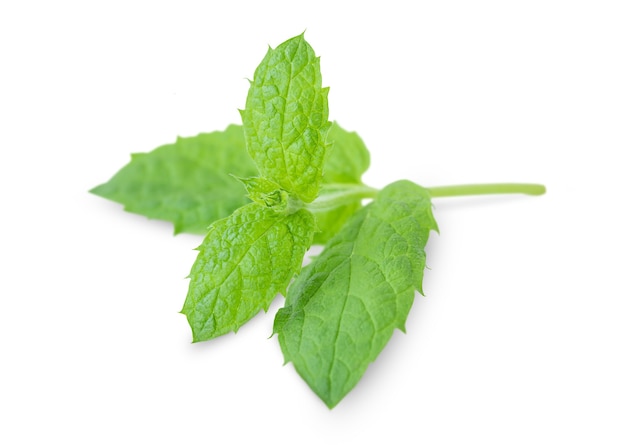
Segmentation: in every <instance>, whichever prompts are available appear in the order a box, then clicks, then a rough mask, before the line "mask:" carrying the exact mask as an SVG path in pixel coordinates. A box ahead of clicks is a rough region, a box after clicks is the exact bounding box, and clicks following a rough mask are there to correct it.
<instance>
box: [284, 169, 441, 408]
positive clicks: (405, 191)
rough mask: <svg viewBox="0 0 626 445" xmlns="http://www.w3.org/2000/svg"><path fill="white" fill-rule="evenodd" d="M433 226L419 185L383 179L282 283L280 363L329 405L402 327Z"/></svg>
mask: <svg viewBox="0 0 626 445" xmlns="http://www.w3.org/2000/svg"><path fill="white" fill-rule="evenodd" d="M436 228H437V227H436V223H435V220H434V218H433V216H432V212H431V202H430V196H429V194H428V192H427V191H426V190H425V189H423V188H422V187H420V186H418V185H416V184H413V183H411V182H409V181H399V182H395V183H393V184H390V185H389V186H387V187H385V188H384V189H383V190H381V192H380V193H379V195H378V196H377V198H376V200H375V201H374V202H373V203H371V204H369V205H367V206H365V207H364V208H362V209H361V210H359V211H358V212H357V213H356V214H355V215H354V216H353V217H352V218H351V219H350V220H349V221H348V223H347V224H346V225H345V226H344V227H343V228H342V230H340V231H339V233H337V235H336V236H335V237H334V238H332V239H331V240H330V241H329V243H328V245H327V247H326V248H325V249H324V251H323V252H322V253H321V254H320V256H319V257H317V258H316V259H315V260H314V261H313V262H312V263H311V264H310V265H309V266H307V267H306V268H304V269H303V272H302V273H301V274H300V275H299V276H298V277H297V278H296V280H295V281H294V282H293V284H292V285H291V287H290V288H289V291H288V293H287V299H286V302H285V307H284V308H283V309H280V310H279V311H278V313H277V314H276V319H275V323H274V332H275V333H277V334H278V339H279V342H280V346H281V349H282V351H283V354H284V356H285V360H286V361H287V362H289V361H291V362H293V364H294V366H295V368H296V370H297V371H298V373H299V374H300V375H301V376H302V377H303V378H304V380H305V381H306V382H307V383H308V384H309V386H310V387H311V388H312V389H313V391H314V392H315V393H316V394H317V395H318V396H319V397H320V398H321V399H322V400H323V401H324V402H325V403H326V404H327V405H328V406H329V407H331V408H332V407H333V406H335V405H336V404H337V403H339V401H340V400H341V399H342V398H343V397H344V396H345V395H346V394H347V393H348V392H349V391H350V390H351V389H352V388H353V387H354V386H355V385H356V383H357V382H358V381H359V379H360V378H361V376H362V375H363V373H364V372H365V370H366V368H367V366H368V365H369V363H370V362H372V361H373V360H374V359H375V358H376V357H377V356H378V354H379V353H380V351H381V350H382V349H383V347H384V346H385V344H386V343H387V341H388V340H389V339H390V337H391V335H392V333H393V331H394V329H396V328H398V329H401V330H404V324H405V321H406V318H407V316H408V313H409V309H410V308H411V305H412V303H413V298H414V294H415V290H416V289H417V290H418V291H420V292H421V291H422V276H423V270H424V266H425V253H424V246H425V244H426V241H427V240H428V235H429V232H430V231H431V230H436Z"/></svg>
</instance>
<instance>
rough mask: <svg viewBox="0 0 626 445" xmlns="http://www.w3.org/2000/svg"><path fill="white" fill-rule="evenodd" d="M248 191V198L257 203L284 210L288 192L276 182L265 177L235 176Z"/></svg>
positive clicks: (279, 210) (287, 200)
mask: <svg viewBox="0 0 626 445" xmlns="http://www.w3.org/2000/svg"><path fill="white" fill-rule="evenodd" d="M237 179H239V181H241V183H242V184H243V186H244V187H245V188H246V191H247V192H248V198H250V199H251V200H252V201H254V202H256V203H257V204H261V205H262V206H265V207H268V208H271V209H273V210H275V211H277V212H284V211H285V210H286V209H287V204H288V203H289V194H288V193H287V192H286V191H284V190H282V189H281V188H280V186H279V185H278V184H276V183H275V182H273V181H270V180H268V179H265V178H237Z"/></svg>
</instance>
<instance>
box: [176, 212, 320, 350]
mask: <svg viewBox="0 0 626 445" xmlns="http://www.w3.org/2000/svg"><path fill="white" fill-rule="evenodd" d="M313 228H314V222H313V216H312V215H311V214H310V213H309V212H308V211H307V210H303V209H302V210H299V211H297V212H295V213H292V214H286V213H283V214H280V213H277V212H275V211H274V210H272V209H270V208H267V207H264V206H261V205H259V204H257V203H251V204H248V205H246V206H244V207H241V208H240V209H238V210H236V211H235V212H234V213H233V214H232V215H231V216H229V217H228V218H225V219H221V220H219V221H216V222H215V223H213V225H212V226H211V227H210V228H209V232H208V233H207V236H206V238H205V239H204V241H203V243H202V245H201V246H200V247H199V248H198V250H199V253H198V257H197V259H196V261H195V263H194V265H193V267H192V269H191V274H190V279H191V281H190V283H189V291H188V293H187V299H186V300H185V304H184V306H183V309H182V311H181V312H182V313H183V314H185V315H186V316H187V320H188V321H189V325H190V326H191V329H192V332H193V341H194V342H197V341H203V340H209V339H211V338H214V337H217V336H219V335H222V334H225V333H227V332H230V331H237V330H238V329H239V327H241V326H242V325H243V324H244V323H245V322H247V321H248V320H249V319H250V318H252V317H253V316H254V315H255V314H256V313H257V312H259V311H260V310H261V309H264V310H266V311H267V309H268V307H269V305H270V303H271V302H272V300H273V299H274V297H275V296H276V294H277V293H278V292H282V293H285V289H286V288H287V285H288V284H289V281H290V280H291V278H292V276H293V275H294V274H295V273H297V272H298V271H299V270H300V267H301V266H302V258H303V257H304V254H305V252H306V251H307V250H308V249H309V247H310V246H311V241H312V237H313Z"/></svg>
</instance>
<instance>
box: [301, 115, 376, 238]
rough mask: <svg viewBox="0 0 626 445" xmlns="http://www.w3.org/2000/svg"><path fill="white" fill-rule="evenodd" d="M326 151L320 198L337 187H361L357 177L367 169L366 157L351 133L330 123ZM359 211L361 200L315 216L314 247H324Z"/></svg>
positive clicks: (363, 145)
mask: <svg viewBox="0 0 626 445" xmlns="http://www.w3.org/2000/svg"><path fill="white" fill-rule="evenodd" d="M328 143H329V151H328V155H327V157H326V163H325V164H324V176H323V178H322V181H323V183H322V188H321V190H320V196H321V197H324V196H325V195H328V194H331V193H334V192H335V191H336V189H337V188H338V187H337V186H338V184H359V185H360V184H363V182H362V180H361V176H362V175H363V173H365V172H366V171H367V169H368V168H369V165H370V154H369V151H368V150H367V148H366V147H365V144H364V143H363V140H362V139H361V138H360V137H359V135H358V134H356V133H355V132H349V131H346V130H344V129H343V128H342V127H341V126H339V124H338V123H337V122H333V125H332V127H331V128H330V131H329V132H328ZM360 208H361V200H355V201H353V202H350V203H347V204H346V205H343V206H340V207H337V208H334V209H331V210H327V211H323V212H318V213H316V214H315V220H316V222H317V229H318V231H317V232H316V233H315V237H314V239H313V243H314V244H325V243H326V242H327V241H328V240H329V239H330V238H332V237H333V236H334V235H335V233H337V232H338V231H339V229H341V227H343V225H344V224H345V223H346V221H347V220H348V218H350V216H352V215H353V214H354V212H356V211H357V210H358V209H360Z"/></svg>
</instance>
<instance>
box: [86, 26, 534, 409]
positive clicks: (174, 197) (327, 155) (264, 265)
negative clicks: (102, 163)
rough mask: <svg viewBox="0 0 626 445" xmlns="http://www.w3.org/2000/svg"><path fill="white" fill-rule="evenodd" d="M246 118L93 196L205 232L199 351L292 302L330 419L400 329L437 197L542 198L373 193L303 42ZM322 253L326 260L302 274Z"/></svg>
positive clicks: (309, 374) (136, 159) (398, 185)
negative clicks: (311, 253)
mask: <svg viewBox="0 0 626 445" xmlns="http://www.w3.org/2000/svg"><path fill="white" fill-rule="evenodd" d="M241 118H242V123H243V125H242V126H239V125H231V126H229V127H228V128H226V130H224V131H216V132H212V133H207V134H199V135H198V136H195V137H188V138H178V140H177V141H176V142H175V143H174V144H169V145H164V146H161V147H158V148H156V149H155V150H153V151H152V152H150V153H139V154H134V155H132V158H131V161H130V163H129V164H128V165H126V166H125V167H123V168H122V169H121V170H120V171H119V172H118V173H117V174H115V175H114V176H113V177H112V178H111V179H110V180H109V181H108V182H106V183H104V184H102V185H99V186H97V187H95V188H94V189H92V190H91V192H93V193H95V194H97V195H99V196H102V197H104V198H107V199H111V200H113V201H116V202H120V203H122V204H123V205H124V207H125V209H126V210H128V211H131V212H135V213H139V214H142V215H145V216H147V217H149V218H156V219H162V220H167V221H171V222H173V224H174V231H175V233H181V232H189V233H203V234H205V238H204V241H203V242H202V244H201V245H200V246H199V247H198V248H197V250H198V255H197V258H196V261H195V263H194V264H193V267H192V269H191V273H190V275H189V280H190V281H189V290H188V293H187V297H186V299H185V302H184V305H183V308H182V311H181V312H182V313H183V314H185V315H186V317H187V320H188V322H189V325H190V327H191V330H192V336H193V341H194V342H198V341H205V340H210V339H213V338H215V337H218V336H220V335H223V334H226V333H229V332H236V331H237V330H238V329H239V328H240V327H241V326H242V325H243V324H245V323H246V322H247V321H248V320H250V319H251V318H252V317H254V316H255V315H256V314H257V313H258V312H260V311H261V310H265V311H267V310H268V308H269V305H270V304H271V302H272V301H273V300H274V298H275V297H276V296H277V295H278V294H279V293H280V294H282V295H285V296H286V298H285V305H284V307H283V308H281V309H280V310H279V311H278V313H277V314H276V317H275V320H274V329H273V333H274V334H275V335H276V336H277V337H278V341H279V343H280V347H281V349H282V352H283V355H284V357H285V361H286V362H292V363H293V365H294V367H295V369H296V370H297V372H298V373H299V374H300V375H301V376H302V378H303V379H304V380H305V381H306V382H307V383H308V385H309V386H310V387H311V389H312V390H313V391H314V392H315V393H316V394H317V395H318V396H319V397H320V398H321V399H322V400H323V401H324V402H325V403H326V405H328V407H331V408H332V407H334V406H335V405H337V403H339V401H341V399H342V398H343V397H344V396H345V395H346V394H347V393H348V392H349V391H350V390H351V389H352V388H354V386H355V385H356V384H357V382H358V381H359V379H360V378H361V377H362V376H363V374H364V372H365V371H366V369H367V367H368V365H369V363H371V362H372V361H374V360H375V359H376V357H377V356H378V355H379V353H380V352H381V351H382V349H383V348H384V346H385V345H386V344H387V342H388V341H389V339H390V338H391V336H392V334H393V332H394V331H395V330H396V329H399V330H402V331H404V327H405V322H406V319H407V316H408V314H409V310H410V308H411V306H412V303H413V300H414V296H415V291H419V292H420V293H421V292H422V278H423V273H424V268H425V265H426V255H425V252H424V247H425V245H426V243H427V241H428V236H429V234H430V232H431V231H433V230H435V231H436V230H437V224H436V222H435V219H434V217H433V214H432V204H431V198H432V197H433V196H451V195H462V194H472V193H511V192H521V193H528V194H541V193H543V192H544V188H543V186H538V185H534V184H504V185H479V186H454V187H451V188H446V187H441V188H431V189H426V188H423V187H421V186H419V185H417V184H414V183H412V182H410V181H407V180H401V181H397V182H394V183H392V184H389V185H387V186H386V187H384V188H383V189H381V190H376V189H373V188H371V187H369V186H367V185H365V184H363V182H362V180H361V177H362V175H363V173H364V172H365V171H366V170H367V169H368V167H369V164H370V158H369V153H368V151H367V149H366V148H365V145H364V143H363V141H362V140H361V139H360V137H359V136H358V135H357V134H356V133H353V132H348V131H346V130H344V129H342V128H341V127H340V126H339V125H338V124H337V123H336V122H330V121H329V120H328V88H325V87H323V86H322V76H321V71H320V60H319V57H317V56H316V55H315V53H314V51H313V49H312V48H311V46H310V45H309V44H308V43H307V41H306V40H305V39H304V36H303V35H299V36H296V37H294V38H291V39H289V40H287V41H286V42H284V43H282V44H281V45H279V46H278V47H276V48H275V49H271V48H270V49H269V50H268V52H267V54H266V55H265V57H264V58H263V60H262V61H261V63H260V65H259V66H258V67H257V69H256V71H255V73H254V78H253V80H252V81H251V82H250V88H249V91H248V96H247V99H246V107H245V109H244V110H241ZM366 198H368V199H371V200H372V201H371V202H370V203H368V204H367V205H365V206H363V205H362V201H363V200H364V199H366ZM312 244H322V245H324V249H323V251H322V253H321V254H320V255H319V256H318V257H316V258H314V259H313V260H312V261H311V263H310V264H309V265H307V266H306V267H304V268H303V267H302V262H303V258H304V255H305V254H306V252H307V251H308V250H309V248H310V247H311V245H312Z"/></svg>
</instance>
